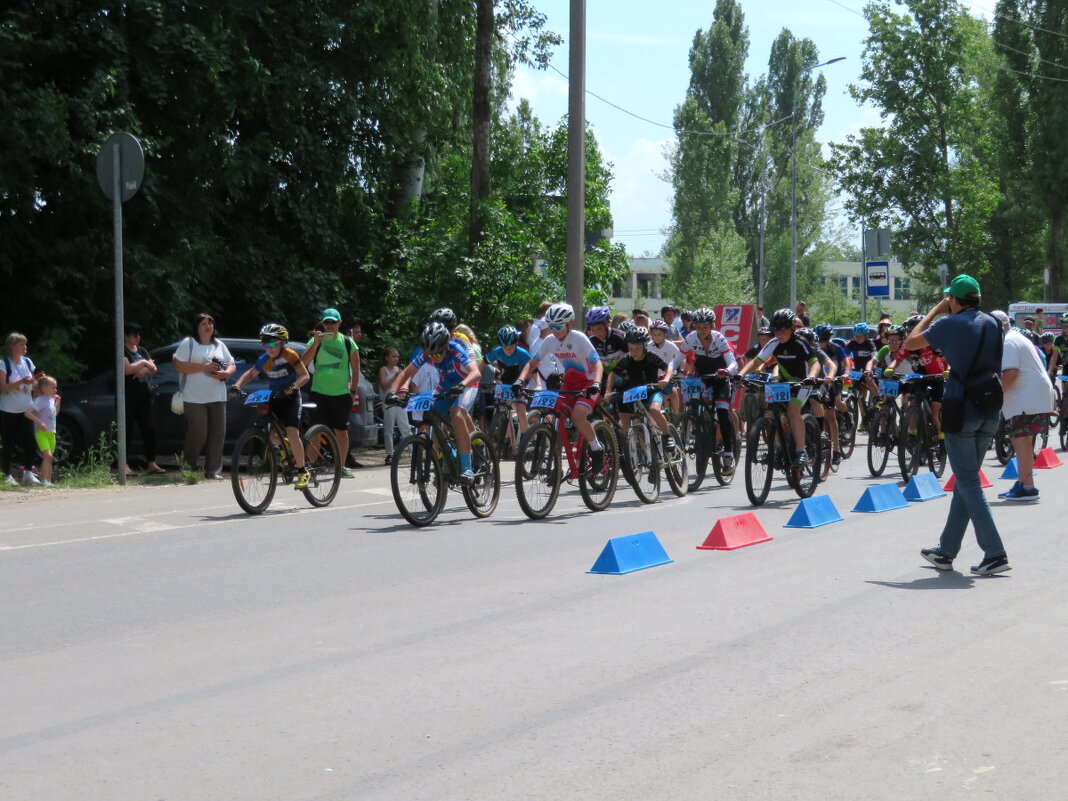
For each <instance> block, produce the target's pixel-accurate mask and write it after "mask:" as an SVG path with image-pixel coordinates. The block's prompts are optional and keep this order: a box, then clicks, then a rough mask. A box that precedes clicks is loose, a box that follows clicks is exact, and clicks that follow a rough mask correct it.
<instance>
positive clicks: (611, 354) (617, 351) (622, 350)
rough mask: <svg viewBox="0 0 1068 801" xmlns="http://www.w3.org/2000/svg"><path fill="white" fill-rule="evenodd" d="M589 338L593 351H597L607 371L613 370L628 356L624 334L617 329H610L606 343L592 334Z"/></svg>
mask: <svg viewBox="0 0 1068 801" xmlns="http://www.w3.org/2000/svg"><path fill="white" fill-rule="evenodd" d="M587 336H589V339H590V342H591V343H592V344H593V349H594V350H596V351H597V355H598V356H600V357H601V361H602V362H604V365H605V369H606V370H611V369H612V367H613V366H615V363H616V362H618V361H619V360H620V359H622V358H623V357H624V356H625V355H626V354H627V340H626V339H624V337H623V332H622V331H620V330H618V329H616V328H609V329H608V336H607V337H606V338H605V340H604V341H601V340H600V339H598V338H597V337H595V336H593V335H592V334H588V335H587Z"/></svg>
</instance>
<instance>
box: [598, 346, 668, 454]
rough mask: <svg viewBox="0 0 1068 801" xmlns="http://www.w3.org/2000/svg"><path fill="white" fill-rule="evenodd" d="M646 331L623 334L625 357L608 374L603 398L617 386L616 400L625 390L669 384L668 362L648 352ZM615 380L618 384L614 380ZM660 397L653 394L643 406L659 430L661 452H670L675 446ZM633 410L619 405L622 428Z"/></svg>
mask: <svg viewBox="0 0 1068 801" xmlns="http://www.w3.org/2000/svg"><path fill="white" fill-rule="evenodd" d="M649 342H650V338H649V332H648V331H646V330H645V329H644V328H640V327H639V328H636V329H633V330H631V331H628V332H627V355H626V356H624V357H623V358H622V359H620V360H619V361H618V362H617V363H616V366H615V368H613V370H612V372H611V374H610V375H609V376H608V387H607V389H606V390H605V395H606V396H607V395H611V394H612V388H613V387H614V386H616V385H617V384H618V385H619V386H618V387H617V388H618V389H619V390H620V397H622V393H623V391H625V390H628V389H632V388H634V387H640V386H643V385H649V384H656V385H657V386H659V387H660V388H661V389H663V388H664V387H665V386H667V385H668V384H669V383H670V382H671V376H672V374H673V373H674V370H673V369H672V366H671V363H670V362H665V361H664V360H663V359H661V358H660V357H659V356H657V355H656V354H655V353H653V352H652V351H651V350H649ZM617 379H618V381H617ZM663 406H664V396H663V394H662V393H660V392H655V393H653V394H652V395H651V396H650V397H649V398H648V400H647V401H646V403H645V408H646V409H648V411H649V416H650V417H651V418H653V421H654V422H655V423H656V427H657V428H659V429H660V438H661V441H662V442H663V444H664V452H665V453H670V452H671V450H672V448H674V447H675V443H673V442H672V441H671V438H670V437H669V436H668V435H669V433H670V432H669V430H668V421H667V418H666V417H664V412H663ZM633 411H634V404H633V403H623V402H620V404H619V418H620V422H621V424H622V425H623V428H627V427H628V426H629V425H630V416H631V413H632V412H633Z"/></svg>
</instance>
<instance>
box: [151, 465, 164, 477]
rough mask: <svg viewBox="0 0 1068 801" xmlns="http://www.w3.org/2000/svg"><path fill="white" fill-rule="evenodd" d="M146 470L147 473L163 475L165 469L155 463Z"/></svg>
mask: <svg viewBox="0 0 1068 801" xmlns="http://www.w3.org/2000/svg"><path fill="white" fill-rule="evenodd" d="M148 472H149V473H155V474H156V475H163V474H164V473H166V472H167V471H166V470H165V469H164V468H162V467H160V466H159V465H156V466H155V467H150V468H148Z"/></svg>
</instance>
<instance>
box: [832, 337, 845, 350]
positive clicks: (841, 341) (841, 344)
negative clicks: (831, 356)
mask: <svg viewBox="0 0 1068 801" xmlns="http://www.w3.org/2000/svg"><path fill="white" fill-rule="evenodd" d="M831 343H832V344H834V345H838V346H839V347H843V348H844V347H845V346H846V341H845V340H844V339H842V338H841V337H835V338H834V339H832V340H831Z"/></svg>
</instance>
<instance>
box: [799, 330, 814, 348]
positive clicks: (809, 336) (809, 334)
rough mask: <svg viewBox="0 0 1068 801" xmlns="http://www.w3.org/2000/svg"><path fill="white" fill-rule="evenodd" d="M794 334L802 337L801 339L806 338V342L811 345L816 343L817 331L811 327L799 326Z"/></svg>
mask: <svg viewBox="0 0 1068 801" xmlns="http://www.w3.org/2000/svg"><path fill="white" fill-rule="evenodd" d="M794 334H795V335H796V336H799V337H801V339H803V340H805V342H808V343H809V344H810V345H815V344H816V332H815V331H813V330H812V329H811V328H798V329H797V331H795V332H794Z"/></svg>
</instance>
